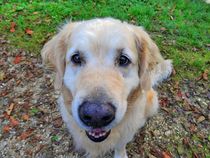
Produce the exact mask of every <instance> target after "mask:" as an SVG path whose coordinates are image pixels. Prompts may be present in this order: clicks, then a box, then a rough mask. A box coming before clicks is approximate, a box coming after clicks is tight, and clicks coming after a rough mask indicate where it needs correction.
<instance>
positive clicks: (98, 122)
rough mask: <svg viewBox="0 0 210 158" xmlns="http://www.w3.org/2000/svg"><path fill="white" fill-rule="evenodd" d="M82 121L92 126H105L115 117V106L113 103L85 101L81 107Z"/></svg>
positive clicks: (80, 115)
mask: <svg viewBox="0 0 210 158" xmlns="http://www.w3.org/2000/svg"><path fill="white" fill-rule="evenodd" d="M79 117H80V119H81V121H82V122H83V123H84V124H85V125H87V126H91V127H94V128H96V127H104V126H107V125H108V124H110V123H111V122H112V121H113V120H114V118H115V107H114V106H113V105H112V104H111V103H102V104H101V103H95V102H84V103H82V104H81V105H80V107H79Z"/></svg>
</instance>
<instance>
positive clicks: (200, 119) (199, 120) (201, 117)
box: [197, 116, 206, 123]
mask: <svg viewBox="0 0 210 158" xmlns="http://www.w3.org/2000/svg"><path fill="white" fill-rule="evenodd" d="M205 119H206V118H205V117H204V116H200V117H199V118H198V119H197V123H201V122H203V121H204V120H205Z"/></svg>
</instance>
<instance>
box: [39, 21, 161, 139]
mask: <svg viewBox="0 0 210 158" xmlns="http://www.w3.org/2000/svg"><path fill="white" fill-rule="evenodd" d="M152 51H157V52H158V48H157V47H156V45H155V44H154V43H153V42H152V40H151V39H150V38H149V36H148V34H147V33H146V32H145V31H144V30H143V29H142V28H140V27H135V26H133V25H129V24H127V23H122V22H120V21H118V20H113V19H109V18H108V19H94V20H89V21H84V22H77V23H70V24H67V25H66V26H64V28H63V29H62V30H61V31H60V33H59V34H58V35H56V36H55V37H54V38H53V39H52V40H51V41H49V42H48V43H47V44H46V45H45V47H44V48H43V50H42V57H43V59H44V61H47V60H48V61H50V62H51V64H52V65H53V66H54V67H55V69H56V71H57V77H56V87H60V88H61V87H62V84H63V86H65V87H66V88H67V89H68V91H69V92H70V94H71V95H70V96H69V97H72V103H71V105H67V106H69V107H68V108H69V113H71V114H72V115H73V118H74V120H75V121H76V122H77V124H78V126H79V127H80V128H81V129H82V130H84V131H85V132H86V134H87V136H88V138H90V139H91V140H92V141H94V142H101V141H103V140H105V139H106V138H107V137H108V136H109V134H110V133H111V129H112V128H115V127H116V126H117V125H118V124H119V123H120V122H121V121H122V119H123V118H124V116H125V115H126V111H127V107H128V106H129V105H128V102H129V98H131V99H132V96H133V92H134V91H136V89H138V90H142V89H150V88H151V86H152V84H151V81H150V77H149V76H150V75H149V73H148V72H150V70H152V69H153V67H154V65H155V64H158V58H159V57H158V53H157V55H151V52H152ZM133 98H135V96H134V97H133Z"/></svg>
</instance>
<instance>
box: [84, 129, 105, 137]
mask: <svg viewBox="0 0 210 158" xmlns="http://www.w3.org/2000/svg"><path fill="white" fill-rule="evenodd" d="M88 134H89V135H91V136H93V137H95V138H100V137H103V136H105V135H106V132H102V133H99V134H98V133H97V134H96V133H94V132H91V131H89V132H88Z"/></svg>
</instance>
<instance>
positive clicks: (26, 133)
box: [19, 128, 34, 140]
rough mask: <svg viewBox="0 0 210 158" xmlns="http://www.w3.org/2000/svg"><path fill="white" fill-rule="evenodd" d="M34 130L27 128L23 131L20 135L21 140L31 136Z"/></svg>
mask: <svg viewBox="0 0 210 158" xmlns="http://www.w3.org/2000/svg"><path fill="white" fill-rule="evenodd" d="M33 131H34V130H33V129H30V128H29V129H27V130H26V131H25V132H23V133H22V134H21V135H20V136H19V139H20V140H25V139H27V138H28V137H30V136H31V134H32V132H33Z"/></svg>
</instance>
